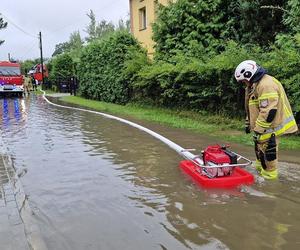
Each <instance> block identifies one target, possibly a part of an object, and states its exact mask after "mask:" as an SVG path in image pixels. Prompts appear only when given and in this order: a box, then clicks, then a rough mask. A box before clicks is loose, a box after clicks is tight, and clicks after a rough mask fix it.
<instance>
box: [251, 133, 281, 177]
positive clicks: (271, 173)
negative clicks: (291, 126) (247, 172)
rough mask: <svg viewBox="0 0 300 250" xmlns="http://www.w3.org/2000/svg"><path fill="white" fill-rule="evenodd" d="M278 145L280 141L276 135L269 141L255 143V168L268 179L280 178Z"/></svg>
mask: <svg viewBox="0 0 300 250" xmlns="http://www.w3.org/2000/svg"><path fill="white" fill-rule="evenodd" d="M278 144H279V140H278V138H277V137H275V135H274V136H273V137H271V138H270V140H268V141H265V142H256V143H255V154H256V162H255V168H256V169H257V171H258V172H259V173H260V174H261V175H262V176H263V177H265V178H266V179H276V178H277V177H278V170H277V165H278Z"/></svg>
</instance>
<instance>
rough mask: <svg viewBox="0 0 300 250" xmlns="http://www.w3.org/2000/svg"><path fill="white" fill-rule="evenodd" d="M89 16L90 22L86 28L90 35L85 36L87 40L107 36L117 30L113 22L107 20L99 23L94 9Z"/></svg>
mask: <svg viewBox="0 0 300 250" xmlns="http://www.w3.org/2000/svg"><path fill="white" fill-rule="evenodd" d="M87 16H88V17H89V18H90V24H89V25H88V26H87V27H86V29H85V30H84V31H85V32H86V33H87V34H88V37H86V38H85V39H86V41H87V42H91V41H93V40H95V39H101V38H105V37H107V35H109V34H111V33H112V32H113V31H114V30H115V26H114V25H113V23H111V22H107V21H106V20H102V21H101V22H100V23H97V20H96V16H95V14H94V12H93V11H92V10H90V13H89V14H87Z"/></svg>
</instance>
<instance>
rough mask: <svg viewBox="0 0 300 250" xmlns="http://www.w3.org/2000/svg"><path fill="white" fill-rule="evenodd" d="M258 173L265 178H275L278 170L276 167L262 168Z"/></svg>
mask: <svg viewBox="0 0 300 250" xmlns="http://www.w3.org/2000/svg"><path fill="white" fill-rule="evenodd" d="M260 174H261V176H262V177H264V178H265V179H266V180H276V179H277V178H278V170H277V169H274V170H265V169H263V168H262V169H261V172H260Z"/></svg>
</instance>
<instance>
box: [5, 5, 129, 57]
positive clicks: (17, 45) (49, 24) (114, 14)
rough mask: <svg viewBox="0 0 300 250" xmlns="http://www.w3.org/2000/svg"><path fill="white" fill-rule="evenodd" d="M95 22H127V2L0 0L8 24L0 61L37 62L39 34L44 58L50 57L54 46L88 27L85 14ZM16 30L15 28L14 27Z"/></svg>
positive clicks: (83, 35) (82, 34)
mask: <svg viewBox="0 0 300 250" xmlns="http://www.w3.org/2000/svg"><path fill="white" fill-rule="evenodd" d="M90 9H91V10H93V11H94V13H95V15H96V19H97V21H101V20H103V19H105V20H107V21H112V22H113V23H115V24H116V23H117V22H118V20H119V19H121V18H122V19H128V18H129V0H42V1H38V0H1V4H0V14H2V15H1V17H2V18H3V19H4V20H5V21H7V22H8V27H7V28H6V29H1V30H0V40H5V42H4V43H3V44H2V45H1V46H0V61H3V60H7V59H8V53H10V55H11V57H12V58H14V59H21V60H25V59H34V58H38V57H39V55H40V52H39V43H38V38H37V37H38V33H39V31H41V32H42V39H43V53H44V57H48V58H49V57H51V55H52V53H53V52H54V48H55V45H56V44H58V43H61V42H66V41H68V40H69V36H70V34H71V33H72V32H74V31H77V30H79V31H80V34H81V36H82V38H83V37H85V36H86V33H85V32H84V31H83V30H84V29H85V28H86V26H87V25H88V24H89V21H90V19H89V18H88V17H87V15H86V14H87V13H89V10H90ZM16 26H17V27H16Z"/></svg>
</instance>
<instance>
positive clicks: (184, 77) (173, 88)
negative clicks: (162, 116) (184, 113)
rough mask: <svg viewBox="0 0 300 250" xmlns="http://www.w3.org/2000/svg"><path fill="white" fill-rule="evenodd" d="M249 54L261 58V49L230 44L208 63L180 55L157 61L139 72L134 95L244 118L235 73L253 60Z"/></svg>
mask: <svg viewBox="0 0 300 250" xmlns="http://www.w3.org/2000/svg"><path fill="white" fill-rule="evenodd" d="M249 51H251V55H257V57H258V55H259V49H257V48H250V49H249V48H248V49H245V48H243V47H241V46H238V45H237V44H236V43H234V42H230V43H228V45H227V46H226V49H225V51H224V52H223V53H221V54H219V55H217V56H215V57H213V58H211V59H207V60H205V61H204V60H200V59H197V58H188V57H186V56H184V55H180V54H177V55H176V56H174V57H173V58H171V59H170V61H172V63H169V62H165V61H157V62H155V63H153V64H150V65H147V66H145V67H143V68H142V69H141V70H140V71H139V72H138V74H137V77H136V78H135V81H134V84H133V87H134V93H135V96H136V98H137V99H139V100H144V101H145V100H147V101H148V102H151V103H152V104H154V105H159V106H160V105H162V106H166V107H177V108H187V109H193V110H207V111H212V112H215V113H227V114H229V115H231V116H236V115H239V114H240V115H242V114H243V106H244V98H243V94H244V90H243V88H242V87H243V86H241V85H240V84H238V83H237V82H236V80H235V79H234V70H235V67H236V66H237V65H238V64H239V63H240V62H241V61H243V60H245V59H248V58H250V56H249V55H250V52H249ZM254 59H256V58H254Z"/></svg>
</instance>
